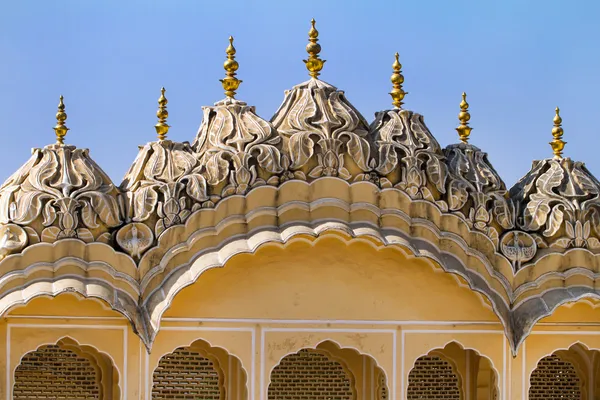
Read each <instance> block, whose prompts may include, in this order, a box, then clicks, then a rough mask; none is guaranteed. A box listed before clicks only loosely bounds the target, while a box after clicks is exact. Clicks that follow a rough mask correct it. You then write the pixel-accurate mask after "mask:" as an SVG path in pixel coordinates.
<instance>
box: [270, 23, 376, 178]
mask: <svg viewBox="0 0 600 400" xmlns="http://www.w3.org/2000/svg"><path fill="white" fill-rule="evenodd" d="M317 36H318V32H317V30H316V29H315V26H314V21H313V26H312V28H311V30H310V32H309V38H310V39H309V40H310V43H309V44H308V45H307V47H306V49H307V51H308V53H309V58H308V60H306V61H305V63H306V66H307V68H308V70H309V72H310V75H311V79H310V80H308V81H306V82H303V83H301V84H299V85H297V86H294V88H293V89H292V90H289V91H287V92H286V94H285V99H284V101H283V104H282V105H281V107H279V110H278V111H277V112H276V113H275V115H274V116H273V118H271V122H272V123H273V125H274V126H275V128H276V129H277V131H278V132H279V134H280V135H281V138H282V141H283V142H282V146H283V149H284V150H285V151H286V152H287V153H288V154H289V157H290V160H289V161H290V163H289V164H290V165H289V169H290V170H291V171H292V173H293V177H295V178H296V179H302V180H307V179H309V178H313V179H316V178H319V177H322V176H336V177H339V178H341V179H344V180H366V179H369V177H370V175H369V172H370V171H372V170H373V165H369V161H370V160H371V147H372V146H371V143H370V142H369V125H368V123H367V121H366V120H365V119H364V117H363V116H362V115H361V114H360V113H359V112H358V110H357V109H356V108H354V106H352V104H350V102H348V100H347V99H346V97H345V95H344V92H343V91H340V90H338V89H337V88H335V87H334V86H331V85H329V84H328V83H325V82H323V81H321V80H319V79H318V78H317V77H318V76H319V72H320V71H321V69H322V68H323V64H324V63H325V61H324V60H321V59H320V58H319V56H318V54H319V52H320V51H321V46H320V45H319V44H318V43H317V40H318V39H317ZM286 167H287V166H286ZM290 176H291V175H290Z"/></svg>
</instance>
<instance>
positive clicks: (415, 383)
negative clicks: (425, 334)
mask: <svg viewBox="0 0 600 400" xmlns="http://www.w3.org/2000/svg"><path fill="white" fill-rule="evenodd" d="M460 393H461V391H460V380H459V379H458V375H457V374H456V372H455V371H454V368H453V367H452V365H451V364H450V363H449V362H448V361H446V360H444V359H443V358H441V357H438V356H434V355H427V356H422V357H419V358H418V359H417V361H415V365H414V367H413V369H412V370H411V371H410V374H409V375H408V397H407V399H408V400H423V399H427V400H461V395H460Z"/></svg>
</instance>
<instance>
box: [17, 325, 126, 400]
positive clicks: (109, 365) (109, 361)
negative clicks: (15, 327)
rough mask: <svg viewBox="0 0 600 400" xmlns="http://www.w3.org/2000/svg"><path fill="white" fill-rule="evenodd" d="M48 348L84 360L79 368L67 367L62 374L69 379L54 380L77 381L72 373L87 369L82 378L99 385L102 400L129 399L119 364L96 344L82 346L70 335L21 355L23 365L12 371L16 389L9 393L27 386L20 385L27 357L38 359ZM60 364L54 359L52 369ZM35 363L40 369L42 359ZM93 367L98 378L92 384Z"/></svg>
mask: <svg viewBox="0 0 600 400" xmlns="http://www.w3.org/2000/svg"><path fill="white" fill-rule="evenodd" d="M48 349H51V350H59V349H62V350H64V351H65V352H69V353H71V354H74V355H76V356H78V357H80V360H79V361H80V362H79V365H75V366H73V365H70V366H69V367H68V368H64V371H62V372H64V373H65V376H56V374H55V375H54V376H53V377H52V378H53V379H61V378H62V379H64V380H70V379H73V377H72V376H69V374H70V373H72V372H73V371H72V370H73V369H77V367H80V368H81V367H83V368H84V371H82V372H84V374H83V375H82V376H81V378H83V379H86V382H87V383H90V384H92V383H94V384H95V385H96V386H98V390H100V393H102V394H103V395H102V398H108V399H111V400H119V399H121V398H124V397H123V396H125V394H124V393H123V392H122V391H123V388H122V383H121V379H120V376H121V371H119V369H118V367H117V365H116V364H115V360H114V359H113V357H112V356H111V355H110V354H109V353H105V352H102V351H100V350H98V349H97V348H96V347H94V346H92V345H87V344H85V345H82V344H80V343H79V342H78V341H77V340H75V339H73V338H71V337H69V336H63V337H62V338H60V339H58V340H56V341H52V342H44V343H42V344H38V345H37V347H35V348H32V349H28V351H26V352H24V353H23V354H21V355H20V358H19V363H18V364H17V365H16V366H15V367H14V368H13V370H12V371H11V376H12V377H13V382H12V387H8V388H7V393H11V394H13V392H14V390H15V389H16V388H17V385H18V384H23V383H24V382H18V380H19V369H20V368H21V367H22V365H23V362H24V361H27V357H28V356H29V355H33V356H34V357H36V358H37V356H36V354H37V353H39V352H40V351H42V352H43V351H46V350H48ZM54 353H56V351H54ZM81 359H83V360H85V361H87V363H85V362H83V363H82V362H81V361H82V360H81ZM57 361H58V360H54V362H53V363H52V365H51V366H50V367H51V368H52V367H56V366H57V364H60V362H57ZM34 364H36V365H35V366H39V360H36V361H35V362H34ZM84 364H88V365H87V366H86V365H84ZM59 366H60V365H59ZM86 367H87V368H86ZM90 368H91V369H93V370H94V372H95V376H94V378H96V379H97V381H96V382H92V381H93V380H92V379H91V377H90V376H87V375H88V374H89V373H90V372H91V370H90ZM98 378H99V379H98ZM29 386H31V388H34V386H35V385H29ZM51 387H52V386H49V388H51ZM17 390H18V388H17ZM11 398H12V397H11ZM24 398H28V397H24Z"/></svg>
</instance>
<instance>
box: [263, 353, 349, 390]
mask: <svg viewBox="0 0 600 400" xmlns="http://www.w3.org/2000/svg"><path fill="white" fill-rule="evenodd" d="M354 398H355V395H354V389H353V382H352V378H351V375H350V374H349V373H348V372H347V370H346V368H345V367H344V366H343V365H342V364H341V363H340V362H339V361H337V360H336V359H334V358H333V357H331V355H329V354H328V353H327V352H325V351H321V350H312V349H302V350H300V351H299V352H298V353H295V354H290V355H288V356H286V357H284V358H283V359H282V360H281V362H280V363H279V365H277V366H276V367H275V368H274V369H273V372H272V373H271V384H270V385H269V395H268V399H269V400H292V399H311V400H329V399H334V400H354Z"/></svg>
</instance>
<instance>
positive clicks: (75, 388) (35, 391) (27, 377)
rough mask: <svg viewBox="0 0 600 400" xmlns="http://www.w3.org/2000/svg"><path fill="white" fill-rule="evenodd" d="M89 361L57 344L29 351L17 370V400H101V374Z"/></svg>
mask: <svg viewBox="0 0 600 400" xmlns="http://www.w3.org/2000/svg"><path fill="white" fill-rule="evenodd" d="M98 375H99V374H98V370H97V369H96V368H95V367H94V365H92V363H91V362H90V360H88V359H86V358H84V357H80V356H78V355H77V354H76V353H75V352H73V351H71V350H67V349H63V348H61V347H59V346H57V345H50V346H43V347H40V348H39V349H38V350H36V351H32V352H31V353H27V354H26V355H25V357H23V359H22V360H21V364H19V366H18V367H17V369H16V371H15V385H14V387H13V399H14V400H26V399H27V400H30V399H40V400H41V399H47V400H57V399H66V400H93V399H100V393H101V392H100V382H99V381H100V379H99V378H100V377H99V376H98Z"/></svg>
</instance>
